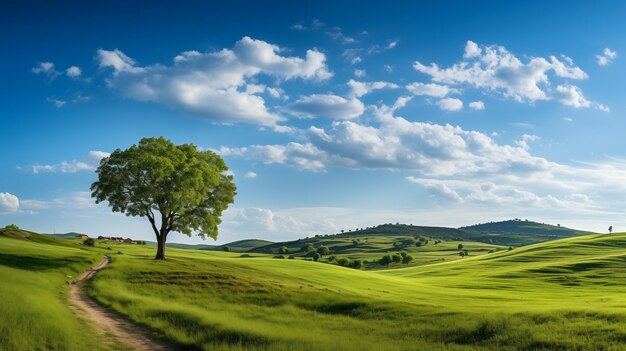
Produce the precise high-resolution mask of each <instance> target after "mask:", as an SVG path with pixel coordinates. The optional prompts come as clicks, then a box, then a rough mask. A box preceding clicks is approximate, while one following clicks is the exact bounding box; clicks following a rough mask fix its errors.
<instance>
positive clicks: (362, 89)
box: [348, 79, 399, 98]
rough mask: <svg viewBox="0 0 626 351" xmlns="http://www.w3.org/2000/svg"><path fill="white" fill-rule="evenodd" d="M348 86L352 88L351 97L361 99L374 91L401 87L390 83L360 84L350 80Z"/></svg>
mask: <svg viewBox="0 0 626 351" xmlns="http://www.w3.org/2000/svg"><path fill="white" fill-rule="evenodd" d="M348 86H349V87H350V93H349V95H350V96H351V97H357V98H358V97H361V96H363V95H365V94H369V93H371V92H372V91H374V90H379V89H397V88H399V86H398V85H397V84H394V83H389V82H358V81H355V80H354V79H350V81H348Z"/></svg>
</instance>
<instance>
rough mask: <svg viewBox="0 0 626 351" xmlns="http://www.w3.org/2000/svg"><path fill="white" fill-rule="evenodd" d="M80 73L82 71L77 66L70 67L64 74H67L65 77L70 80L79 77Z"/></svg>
mask: <svg viewBox="0 0 626 351" xmlns="http://www.w3.org/2000/svg"><path fill="white" fill-rule="evenodd" d="M82 73H83V71H82V70H81V69H80V67H78V66H71V67H69V68H68V69H66V70H65V74H67V76H68V77H70V78H77V77H80V75H81V74H82Z"/></svg>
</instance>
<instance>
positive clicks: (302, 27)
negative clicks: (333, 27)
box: [291, 19, 326, 32]
mask: <svg viewBox="0 0 626 351" xmlns="http://www.w3.org/2000/svg"><path fill="white" fill-rule="evenodd" d="M325 25H326V24H325V23H324V22H322V21H320V20H318V19H313V20H312V21H311V23H310V24H309V25H307V24H305V23H303V22H300V23H295V24H293V25H292V26H291V29H293V30H296V31H300V32H302V31H307V30H318V29H320V28H322V27H324V26H325Z"/></svg>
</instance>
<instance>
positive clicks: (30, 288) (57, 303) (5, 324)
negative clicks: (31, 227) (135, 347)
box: [0, 229, 106, 351]
mask: <svg viewBox="0 0 626 351" xmlns="http://www.w3.org/2000/svg"><path fill="white" fill-rule="evenodd" d="M101 257H102V254H101V253H99V252H97V250H93V249H91V250H88V249H85V248H84V247H83V245H81V243H80V242H79V241H77V240H67V239H57V238H53V237H50V236H45V235H39V234H35V233H30V232H26V231H21V230H11V229H0V279H1V280H0V281H1V282H2V283H1V284H0V350H77V351H82V350H88V349H89V350H100V349H102V350H104V349H106V346H103V345H101V346H99V345H100V343H98V342H97V341H98V338H99V336H98V335H97V334H96V333H95V331H94V330H93V328H92V327H91V326H89V325H87V324H86V323H85V322H83V321H81V320H79V319H77V318H76V317H75V316H74V314H73V313H72V312H71V310H70V309H69V308H68V303H67V298H68V292H69V284H68V282H69V281H71V280H72V279H73V278H74V277H77V276H78V275H79V274H80V273H82V272H83V271H85V270H86V269H88V268H89V267H91V266H92V265H93V263H94V262H97V261H99V260H100V259H101Z"/></svg>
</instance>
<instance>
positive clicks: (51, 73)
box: [31, 62, 61, 79]
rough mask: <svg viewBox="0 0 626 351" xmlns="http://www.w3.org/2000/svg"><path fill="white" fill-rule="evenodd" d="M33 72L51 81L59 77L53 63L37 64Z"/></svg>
mask: <svg viewBox="0 0 626 351" xmlns="http://www.w3.org/2000/svg"><path fill="white" fill-rule="evenodd" d="M31 72H33V73H35V74H44V75H46V76H48V77H50V78H51V79H54V78H55V77H57V76H58V75H59V74H61V73H59V71H57V70H56V69H55V68H54V63H52V62H39V63H38V64H37V66H35V67H33V68H32V69H31Z"/></svg>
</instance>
